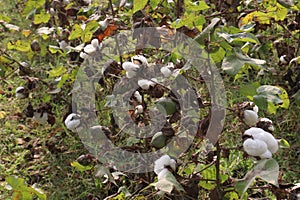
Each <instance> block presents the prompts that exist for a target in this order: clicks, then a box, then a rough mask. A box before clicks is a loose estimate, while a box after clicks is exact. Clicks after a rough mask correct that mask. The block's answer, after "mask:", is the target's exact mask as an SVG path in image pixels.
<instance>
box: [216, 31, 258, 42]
mask: <svg viewBox="0 0 300 200" xmlns="http://www.w3.org/2000/svg"><path fill="white" fill-rule="evenodd" d="M218 36H219V37H222V38H224V39H225V40H226V41H227V42H229V43H233V42H251V43H255V44H258V43H259V40H258V39H257V38H256V37H255V36H254V35H253V34H251V33H247V32H244V33H237V34H228V33H218Z"/></svg>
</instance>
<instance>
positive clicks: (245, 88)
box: [240, 82, 260, 101]
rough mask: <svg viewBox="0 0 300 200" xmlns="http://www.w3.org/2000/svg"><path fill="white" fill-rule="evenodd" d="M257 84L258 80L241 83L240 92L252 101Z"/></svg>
mask: <svg viewBox="0 0 300 200" xmlns="http://www.w3.org/2000/svg"><path fill="white" fill-rule="evenodd" d="M259 86H260V84H259V82H253V83H251V84H246V85H242V86H241V87H240V94H241V95H242V96H244V97H247V98H248V99H249V100H250V101H253V96H254V95H256V89H257V88H258V87H259Z"/></svg>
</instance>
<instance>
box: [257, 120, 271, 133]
mask: <svg viewBox="0 0 300 200" xmlns="http://www.w3.org/2000/svg"><path fill="white" fill-rule="evenodd" d="M256 126H257V127H259V128H262V129H263V130H265V131H267V132H268V131H271V132H273V131H274V130H275V129H274V126H273V122H272V120H270V119H269V118H260V119H259V120H258V122H257V123H256Z"/></svg>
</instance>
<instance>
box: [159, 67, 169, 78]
mask: <svg viewBox="0 0 300 200" xmlns="http://www.w3.org/2000/svg"><path fill="white" fill-rule="evenodd" d="M160 72H161V73H162V74H163V75H164V77H166V78H167V77H170V76H171V74H172V71H171V70H170V69H169V68H168V67H162V68H161V69H160Z"/></svg>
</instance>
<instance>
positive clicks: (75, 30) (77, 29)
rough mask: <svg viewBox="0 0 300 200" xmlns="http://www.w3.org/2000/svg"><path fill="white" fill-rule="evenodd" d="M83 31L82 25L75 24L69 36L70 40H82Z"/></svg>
mask: <svg viewBox="0 0 300 200" xmlns="http://www.w3.org/2000/svg"><path fill="white" fill-rule="evenodd" d="M82 32H83V30H82V28H81V25H80V24H75V25H74V26H73V27H72V31H71V33H70V36H69V38H68V39H69V40H74V39H77V38H80V37H81V34H82Z"/></svg>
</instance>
